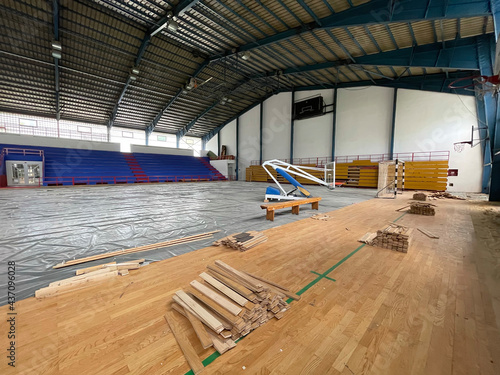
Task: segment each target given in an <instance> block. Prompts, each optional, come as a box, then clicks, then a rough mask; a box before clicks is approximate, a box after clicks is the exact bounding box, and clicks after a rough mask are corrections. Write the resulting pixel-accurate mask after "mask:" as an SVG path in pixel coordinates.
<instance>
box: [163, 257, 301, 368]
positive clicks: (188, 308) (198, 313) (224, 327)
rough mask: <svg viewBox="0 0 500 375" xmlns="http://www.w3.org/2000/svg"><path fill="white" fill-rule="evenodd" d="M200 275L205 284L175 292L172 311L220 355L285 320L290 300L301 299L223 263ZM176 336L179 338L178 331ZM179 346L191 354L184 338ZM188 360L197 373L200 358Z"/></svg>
mask: <svg viewBox="0 0 500 375" xmlns="http://www.w3.org/2000/svg"><path fill="white" fill-rule="evenodd" d="M199 276H200V278H201V279H202V282H199V281H198V280H193V281H192V282H191V283H190V287H188V288H185V289H184V290H179V291H177V292H176V293H175V295H174V296H173V297H172V298H173V302H172V308H173V309H174V310H176V311H177V312H179V313H181V314H182V315H184V316H185V317H187V318H188V319H189V321H190V322H191V324H192V326H193V329H194V330H195V332H196V335H197V337H198V339H199V340H200V342H201V344H202V346H203V347H204V348H208V347H210V346H213V347H214V348H215V349H216V350H217V351H218V352H219V353H220V354H224V353H225V352H226V351H228V350H229V349H231V348H233V347H235V345H236V343H235V340H237V339H239V338H240V337H242V336H246V335H248V334H249V333H250V332H251V331H252V330H254V329H256V328H258V327H260V326H261V325H263V324H264V323H266V322H267V321H269V320H270V319H272V318H276V319H281V318H282V317H283V315H284V313H285V311H286V310H288V308H289V304H288V303H287V302H286V299H287V298H291V299H295V300H299V299H300V296H298V295H296V294H294V293H290V292H289V291H288V289H287V288H285V287H283V286H281V285H279V284H276V283H274V282H272V281H269V280H266V279H264V278H262V277H259V276H256V275H252V274H250V273H247V272H244V271H240V270H237V269H235V268H233V267H231V266H229V265H227V264H226V263H224V262H222V261H220V260H217V261H215V264H214V265H209V266H208V267H207V270H206V271H205V272H203V273H201V274H200V275H199ZM169 315H170V316H171V315H172V314H167V316H166V319H167V322H168V323H169V325H171V320H172V319H171V317H169ZM172 324H175V323H172ZM171 328H173V329H172V331H173V332H174V331H175V328H174V327H172V325H171ZM174 335H175V336H176V338H177V335H176V334H175V332H174ZM178 344H179V346H181V349H182V351H183V352H184V353H186V352H188V353H189V352H190V350H189V348H186V349H185V348H183V346H186V343H185V342H184V340H183V338H181V340H178ZM188 344H189V343H188ZM186 359H187V360H188V362H189V364H190V365H191V368H192V369H193V371H194V372H195V373H196V371H195V368H198V367H199V364H198V363H197V362H196V358H192V356H191V355H189V357H188V356H186ZM198 361H199V358H198ZM191 362H193V363H194V366H193V365H192V363H191ZM202 367H203V366H202Z"/></svg>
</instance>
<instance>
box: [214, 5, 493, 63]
mask: <svg viewBox="0 0 500 375" xmlns="http://www.w3.org/2000/svg"><path fill="white" fill-rule="evenodd" d="M387 3H388V2H387V0H372V1H370V2H368V3H365V4H363V5H359V6H356V7H353V8H349V9H347V10H345V11H343V12H339V13H334V14H332V15H329V16H327V17H324V18H321V19H319V21H320V23H318V22H316V21H315V22H311V23H308V24H302V25H300V26H298V27H295V28H292V29H289V30H286V31H282V32H279V33H276V34H274V35H271V36H265V37H264V38H262V39H259V40H257V41H255V42H250V43H248V44H245V45H243V46H240V47H239V48H237V49H236V51H235V52H234V51H232V50H227V51H225V52H224V53H223V54H218V55H214V56H212V57H211V59H210V60H211V61H214V60H218V59H220V58H222V57H224V56H228V55H232V54H234V53H238V52H242V51H249V50H252V49H255V48H258V47H262V46H266V45H269V44H273V43H276V42H279V41H284V40H287V39H290V38H292V37H294V36H296V35H299V34H302V33H307V32H310V31H312V30H314V29H331V28H335V27H341V28H344V27H349V26H365V25H372V24H378V25H388V24H390V23H394V22H415V21H423V20H441V19H448V18H462V17H476V16H490V15H491V14H492V13H491V10H490V4H489V3H490V1H489V0H470V1H467V2H464V1H463V0H433V1H432V2H429V0H400V1H397V2H395V3H394V7H393V8H391V9H388V7H387ZM446 3H448V5H447V6H446ZM264 35H265V34H264Z"/></svg>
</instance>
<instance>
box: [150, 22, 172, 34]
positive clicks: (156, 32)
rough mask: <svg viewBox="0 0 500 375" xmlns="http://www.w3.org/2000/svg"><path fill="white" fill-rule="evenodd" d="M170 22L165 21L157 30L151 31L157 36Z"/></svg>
mask: <svg viewBox="0 0 500 375" xmlns="http://www.w3.org/2000/svg"><path fill="white" fill-rule="evenodd" d="M167 25H168V22H165V23H164V24H163V25H161V26H160V27H159V28H157V29H156V30H155V31H153V32H152V33H151V36H155V35H156V34H158V33H159V32H160V31H162V30H163V29H164V28H165V27H167Z"/></svg>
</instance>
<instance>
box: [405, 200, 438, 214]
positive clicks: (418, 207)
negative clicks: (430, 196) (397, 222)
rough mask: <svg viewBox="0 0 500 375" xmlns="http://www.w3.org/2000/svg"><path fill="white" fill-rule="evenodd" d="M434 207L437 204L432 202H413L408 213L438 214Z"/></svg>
mask: <svg viewBox="0 0 500 375" xmlns="http://www.w3.org/2000/svg"><path fill="white" fill-rule="evenodd" d="M434 207H436V206H434V205H433V204H430V203H422V202H412V203H411V204H410V209H409V210H408V213H409V214H415V215H425V216H434V215H435V214H436V210H435V209H434Z"/></svg>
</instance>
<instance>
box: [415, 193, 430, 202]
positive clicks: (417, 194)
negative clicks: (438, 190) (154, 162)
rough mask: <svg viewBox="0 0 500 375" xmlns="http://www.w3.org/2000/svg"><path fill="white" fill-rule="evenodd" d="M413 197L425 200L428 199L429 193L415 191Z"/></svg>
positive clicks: (417, 199)
mask: <svg viewBox="0 0 500 375" xmlns="http://www.w3.org/2000/svg"><path fill="white" fill-rule="evenodd" d="M413 199H415V200H416V201H425V200H426V199H427V194H424V193H415V194H413Z"/></svg>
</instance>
